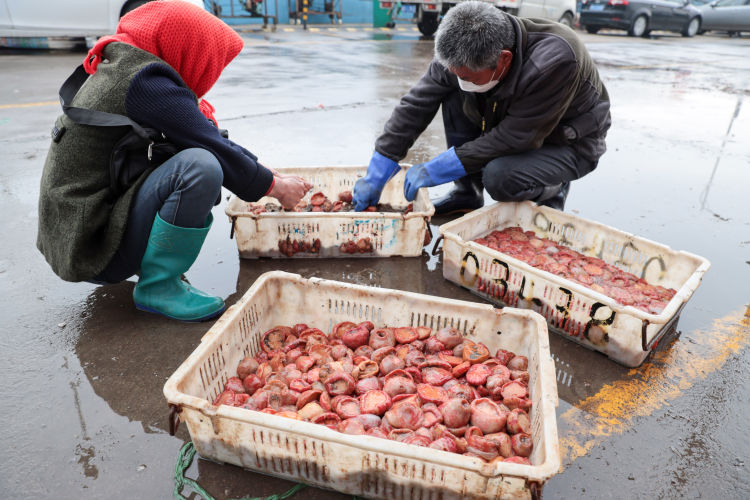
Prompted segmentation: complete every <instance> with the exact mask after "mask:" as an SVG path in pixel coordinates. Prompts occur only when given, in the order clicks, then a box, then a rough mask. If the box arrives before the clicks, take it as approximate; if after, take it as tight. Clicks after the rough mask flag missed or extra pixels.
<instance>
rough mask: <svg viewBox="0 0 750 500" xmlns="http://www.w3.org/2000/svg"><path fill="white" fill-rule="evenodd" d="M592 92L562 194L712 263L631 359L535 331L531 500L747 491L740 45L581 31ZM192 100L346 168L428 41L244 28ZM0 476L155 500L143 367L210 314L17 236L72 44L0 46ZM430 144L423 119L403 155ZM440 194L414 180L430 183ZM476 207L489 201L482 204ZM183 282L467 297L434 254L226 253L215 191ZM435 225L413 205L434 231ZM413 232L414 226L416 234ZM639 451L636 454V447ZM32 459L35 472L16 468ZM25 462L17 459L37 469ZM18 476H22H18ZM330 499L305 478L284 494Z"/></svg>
mask: <svg viewBox="0 0 750 500" xmlns="http://www.w3.org/2000/svg"><path fill="white" fill-rule="evenodd" d="M582 36H583V37H584V38H585V40H586V42H587V44H588V46H589V48H590V50H591V52H592V54H593V55H594V58H595V60H596V61H597V63H598V64H599V69H600V73H601V74H602V77H603V79H604V81H605V82H606V84H607V86H608V89H609V91H610V95H611V97H612V103H613V123H614V125H613V128H612V130H611V131H610V135H609V141H608V146H609V151H608V153H607V154H606V155H605V157H604V158H603V159H602V161H601V163H600V165H599V167H598V169H597V170H596V171H595V172H594V173H593V174H591V175H589V176H588V177H586V178H584V179H582V180H580V181H578V182H576V183H575V184H574V186H573V189H572V192H571V195H570V198H569V201H568V207H567V209H568V210H570V211H571V212H573V213H576V214H578V215H580V216H583V217H586V218H590V219H593V220H597V221H600V222H604V223H606V224H608V225H611V226H614V227H616V228H619V229H623V230H626V231H630V232H633V233H635V234H637V235H639V236H644V237H647V238H649V239H652V240H655V241H659V242H663V243H665V244H667V245H669V246H670V247H672V248H676V249H685V250H688V251H691V252H694V253H697V254H699V255H702V256H705V257H707V258H708V259H709V260H711V261H712V264H713V267H712V269H711V270H710V271H709V273H708V274H707V275H706V278H705V279H704V282H703V284H702V285H701V287H700V288H699V290H698V292H697V293H696V294H695V296H694V298H693V299H692V300H691V301H690V303H689V304H688V306H687V307H686V308H685V310H684V311H683V313H682V317H681V318H680V321H679V323H678V325H677V327H676V331H675V332H674V334H673V335H672V337H671V338H670V339H668V340H665V341H662V342H661V344H660V346H659V350H658V351H657V352H656V353H655V354H654V355H653V356H652V357H651V358H650V359H649V360H648V361H647V362H646V363H645V364H644V365H643V366H642V367H640V368H637V369H628V368H624V367H621V366H619V365H617V364H615V363H613V362H612V361H610V360H608V359H607V358H606V357H604V356H602V355H600V354H598V353H595V352H593V351H589V350H587V349H584V348H582V347H581V346H579V345H577V344H575V343H573V342H570V341H568V340H567V339H566V338H564V337H562V336H560V335H557V334H552V335H551V337H550V344H551V349H552V353H553V358H554V360H555V363H556V367H557V380H558V393H559V396H560V406H559V408H558V425H559V434H560V443H561V447H562V451H563V470H562V471H561V473H560V474H558V475H557V476H555V477H554V478H553V479H552V480H550V481H549V482H548V485H547V487H546V488H545V497H547V498H571V497H586V498H601V497H605V496H612V497H616V498H622V497H624V495H622V494H620V493H619V492H627V497H628V498H654V497H655V498H664V497H666V498H677V497H681V496H687V497H698V496H711V497H723V498H745V497H747V496H748V495H750V480H749V479H748V477H750V475H749V474H748V473H747V465H746V464H747V463H749V462H750V442H748V437H747V425H746V419H745V417H744V416H745V415H746V414H747V412H748V411H749V410H750V407H749V406H748V402H747V398H746V397H745V396H746V394H748V392H749V389H750V386H749V385H748V384H750V382H748V381H749V380H750V368H749V367H750V363H748V361H749V357H750V354H748V351H749V350H748V348H747V343H748V342H750V335H749V334H750V323H749V321H750V320H748V316H747V312H746V310H747V302H748V298H749V297H750V293H749V292H750V287H748V285H747V283H748V282H750V266H748V264H747V262H748V261H750V257H748V245H750V244H749V243H748V241H750V236H748V228H750V219H749V218H748V211H747V199H746V193H745V192H746V185H747V183H748V181H750V177H749V175H750V174H748V171H747V165H748V163H750V150H748V146H747V141H746V140H745V138H746V137H747V135H748V132H750V111H748V107H747V106H746V105H744V106H743V104H746V99H745V97H746V96H747V95H748V90H747V89H748V83H750V76H748V75H750V62H749V61H748V59H747V58H746V52H747V50H748V47H749V46H750V44H749V42H748V40H744V39H731V40H729V39H723V38H719V37H696V38H695V39H690V40H683V39H681V38H679V37H662V38H658V39H653V40H636V39H630V38H626V37H620V36H614V35H611V36H610V35H605V36H588V35H582ZM246 42H247V44H246V48H245V49H244V51H243V53H242V54H241V55H240V56H239V57H238V59H237V60H236V61H235V62H234V63H233V64H232V65H231V66H230V68H229V69H228V70H227V72H226V74H225V75H224V76H223V78H222V80H221V81H220V82H219V84H218V85H217V86H216V88H215V89H213V90H212V92H211V94H210V95H209V96H208V97H209V99H210V100H211V101H212V102H213V103H214V105H215V106H216V107H217V109H218V110H219V114H218V116H219V121H220V123H221V124H222V126H224V127H227V128H229V129H230V131H231V136H232V138H233V139H235V140H237V142H240V143H241V144H243V145H245V146H247V147H249V149H251V150H253V151H254V152H256V153H258V154H259V156H260V157H261V160H262V161H264V162H265V163H266V164H268V165H270V166H292V165H326V164H332V165H333V164H336V165H344V164H364V163H366V162H367V160H368V158H369V156H370V154H371V152H372V144H373V141H374V139H375V138H376V137H377V135H378V134H379V133H380V131H381V130H382V126H383V124H384V123H385V121H386V120H387V118H388V116H389V115H390V112H391V110H392V107H393V106H394V105H395V103H396V102H397V101H398V99H399V98H400V96H401V95H402V94H403V93H404V92H405V91H406V90H407V89H408V88H409V86H410V85H411V84H412V83H413V82H415V81H416V79H417V78H419V76H420V75H421V73H422V71H423V69H424V67H425V65H426V64H427V62H428V61H429V58H430V57H431V52H432V42H430V41H424V40H419V37H418V33H414V32H413V31H404V32H396V33H385V32H382V31H376V30H373V31H366V30H364V29H361V30H359V29H358V30H356V31H354V32H352V31H348V30H345V29H341V30H340V31H338V32H335V31H325V32H324V31H323V30H322V28H321V31H319V32H310V33H301V32H300V31H299V30H293V31H292V32H285V31H283V30H281V28H280V29H279V31H277V32H276V33H256V32H252V33H249V34H247V35H246ZM0 58H2V64H3V68H4V69H5V68H6V67H7V68H8V71H7V73H5V72H4V75H5V74H7V75H8V77H7V78H4V79H2V81H0V89H2V90H3V93H1V94H0V96H4V97H0V130H2V131H4V132H5V134H4V135H3V136H0V145H2V148H3V152H4V159H5V164H4V167H3V169H2V171H1V172H0V186H1V187H2V190H1V191H0V210H2V211H3V213H4V214H6V218H5V223H4V228H5V234H6V240H5V242H4V245H3V249H2V251H1V253H0V290H2V293H3V297H5V298H6V300H4V301H2V302H1V303H0V317H2V318H3V331H4V332H7V333H6V334H5V335H3V336H2V337H0V350H1V351H2V352H3V354H4V358H5V359H4V362H3V363H2V364H0V376H2V377H3V380H4V381H5V384H3V386H2V387H1V388H0V401H2V403H0V404H1V405H2V410H3V414H4V415H11V418H9V419H8V421H7V423H6V425H4V426H2V427H0V438H2V440H3V442H4V443H8V446H7V450H6V453H5V454H4V457H3V459H2V460H0V491H3V492H6V494H7V495H9V497H13V498H22V497H25V498H53V497H54V498H101V497H104V496H116V497H125V498H164V497H168V496H169V495H170V494H171V491H172V487H173V475H174V465H175V460H176V457H177V453H178V452H179V449H180V447H181V445H182V444H183V442H184V441H185V440H188V439H189V436H188V433H187V431H186V429H185V428H184V427H181V428H180V429H179V431H178V433H177V436H176V437H170V436H168V434H167V413H168V409H167V406H166V403H165V401H164V397H163V395H162V386H163V384H164V381H165V380H166V379H167V377H169V376H170V375H171V374H172V373H173V372H174V370H175V369H176V368H177V367H178V366H179V365H180V364H181V363H182V362H183V361H184V360H185V359H186V358H187V356H188V355H189V354H190V352H192V350H193V349H194V347H195V346H196V345H197V344H198V343H199V342H200V338H201V337H202V335H203V334H204V333H205V332H206V330H207V329H208V328H209V326H210V324H182V323H174V322H171V321H168V320H165V319H161V318H157V317H155V316H152V315H148V314H144V313H140V312H137V311H135V309H134V307H133V304H132V298H131V294H132V288H133V282H132V281H129V282H125V283H121V284H119V285H115V286H108V287H93V286H91V285H88V284H70V283H64V282H61V281H60V280H58V279H57V278H55V277H54V276H53V275H52V274H51V272H50V271H49V270H48V268H47V266H46V264H45V263H44V261H43V259H42V258H41V257H40V256H39V255H38V253H36V252H35V251H34V250H33V248H34V238H35V228H36V216H37V215H36V208H35V207H36V197H37V193H38V179H39V174H40V171H41V164H42V159H43V158H44V155H45V154H46V148H47V146H48V141H49V139H48V135H47V130H48V128H49V125H50V123H52V120H53V119H54V117H55V116H56V115H57V113H58V108H57V106H56V105H55V104H54V102H55V97H56V92H57V87H58V85H59V83H60V82H61V81H62V80H63V79H64V77H65V76H66V75H67V74H68V73H69V71H70V70H72V68H74V67H75V65H76V64H78V63H79V62H80V59H81V54H80V53H46V52H45V53H33V54H29V53H18V52H12V53H6V52H3V53H0ZM443 148H444V134H443V131H442V126H441V121H440V118H439V117H438V118H437V119H436V120H435V121H434V123H433V124H431V125H430V127H428V129H427V130H426V131H425V133H424V134H423V135H422V137H421V138H420V140H419V141H417V143H416V144H415V146H414V148H413V149H412V151H411V152H410V154H409V156H408V157H407V158H406V160H405V161H406V162H410V163H418V162H421V161H424V160H426V159H429V158H430V157H432V156H434V155H435V154H437V153H439V152H441V151H442V150H443ZM445 189H446V187H438V188H434V189H432V190H431V191H432V193H433V194H434V195H436V194H440V193H442V192H444V191H445ZM488 201H489V200H488ZM225 203H226V199H223V200H222V204H221V205H219V206H218V207H216V209H215V210H214V216H215V223H214V227H213V229H212V230H211V232H210V234H209V237H208V239H207V241H206V244H205V245H204V248H203V250H202V252H201V255H200V257H199V259H198V261H197V263H196V264H195V266H193V268H192V269H191V270H190V271H189V272H188V273H187V278H188V279H189V280H190V281H191V282H192V283H193V284H194V285H196V286H197V287H199V288H201V289H204V290H206V291H208V292H212V293H217V294H220V295H222V296H223V297H225V298H226V300H227V303H228V304H232V303H233V302H235V301H236V300H238V299H239V298H240V297H241V296H242V294H243V293H244V292H245V291H246V290H247V289H248V288H249V287H250V286H251V285H252V283H253V282H254V281H255V279H256V278H257V277H258V276H259V275H260V274H262V273H264V272H266V271H272V270H276V269H283V270H286V271H289V272H294V273H298V274H300V275H302V276H304V277H310V276H318V277H322V278H329V279H335V280H342V281H348V282H352V283H357V284H365V285H372V286H380V287H386V288H395V289H403V290H410V291H414V292H419V293H426V294H431V295H437V296H443V297H450V298H457V299H462V300H467V301H472V302H480V301H481V299H479V298H478V297H476V296H474V295H472V294H471V293H469V292H468V291H466V290H464V289H462V288H459V287H458V286H456V285H453V284H452V283H449V282H447V281H445V280H444V279H443V277H442V264H441V262H440V256H439V255H438V256H432V255H431V254H430V252H429V250H430V249H431V247H432V244H431V245H430V246H429V247H428V248H427V249H426V250H428V252H426V253H425V254H423V255H422V256H421V257H418V258H392V259H372V260H369V259H368V260H363V259H334V260H331V259H328V260H315V259H310V260H297V259H294V260H283V261H279V260H270V259H261V260H240V259H239V258H238V256H237V248H236V244H235V242H234V241H233V240H229V239H228V235H229V229H230V226H229V222H228V221H227V219H226V217H225V216H224V215H223V209H224V204H225ZM446 221H447V219H438V218H435V219H434V220H433V225H432V229H433V233H434V234H435V235H437V234H438V233H437V225H439V224H441V223H444V222H446ZM433 241H434V240H433ZM644 458H645V460H644ZM41 470H43V471H44V474H43V480H34V481H29V480H28V478H29V474H37V471H41ZM37 475H39V474H37ZM188 475H189V476H190V477H194V478H197V479H198V480H199V482H200V483H201V484H202V485H203V486H204V487H206V488H207V489H208V491H210V492H211V493H212V494H213V495H216V497H217V498H232V497H240V496H257V495H268V494H272V493H280V492H282V491H285V490H286V489H288V487H289V486H290V484H291V483H289V482H287V481H282V480H277V479H273V478H268V477H266V476H261V475H258V474H254V473H251V472H247V471H243V470H240V469H238V468H236V467H233V466H225V465H219V464H215V463H212V462H208V461H205V460H196V461H195V462H194V463H193V465H192V467H191V468H190V469H189V470H188ZM34 477H36V476H34ZM339 497H340V498H344V496H343V495H336V494H333V493H331V492H327V491H323V490H317V489H313V488H308V489H306V490H304V492H301V493H299V494H297V496H295V497H294V498H321V499H322V498H339Z"/></svg>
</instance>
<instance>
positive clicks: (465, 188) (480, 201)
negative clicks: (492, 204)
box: [432, 174, 484, 215]
mask: <svg viewBox="0 0 750 500" xmlns="http://www.w3.org/2000/svg"><path fill="white" fill-rule="evenodd" d="M453 184H454V188H453V189H452V190H451V192H449V193H448V194H446V195H445V196H442V197H440V198H437V199H436V200H433V201H432V204H433V205H435V215H451V214H458V213H466V212H471V211H472V210H476V209H477V208H482V207H483V206H484V187H483V186H482V177H481V174H479V175H477V174H474V175H465V176H464V177H461V178H460V179H458V180H456V181H455V182H454V183H453Z"/></svg>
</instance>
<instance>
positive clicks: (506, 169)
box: [482, 157, 530, 201]
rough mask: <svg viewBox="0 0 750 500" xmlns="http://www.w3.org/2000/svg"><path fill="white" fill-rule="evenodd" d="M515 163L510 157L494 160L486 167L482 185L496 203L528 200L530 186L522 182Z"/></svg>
mask: <svg viewBox="0 0 750 500" xmlns="http://www.w3.org/2000/svg"><path fill="white" fill-rule="evenodd" d="M522 181H523V179H522V178H521V176H520V175H518V169H517V168H516V165H515V162H513V161H512V160H511V159H510V158H508V157H503V158H497V159H495V160H492V161H491V162H489V163H488V164H487V166H485V167H484V171H483V172H482V183H483V184H484V188H485V189H486V190H487V192H488V193H489V194H490V196H491V197H492V199H493V200H495V201H521V200H524V199H527V198H526V197H525V196H526V195H527V191H528V190H529V187H530V186H527V185H525V184H524V182H522Z"/></svg>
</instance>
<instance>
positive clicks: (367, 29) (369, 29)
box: [365, 28, 374, 31]
mask: <svg viewBox="0 0 750 500" xmlns="http://www.w3.org/2000/svg"><path fill="white" fill-rule="evenodd" d="M373 29H374V28H365V31H372V30H373Z"/></svg>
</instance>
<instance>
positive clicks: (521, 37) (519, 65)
mask: <svg viewBox="0 0 750 500" xmlns="http://www.w3.org/2000/svg"><path fill="white" fill-rule="evenodd" d="M508 18H509V19H510V22H511V23H513V28H515V30H516V48H515V50H514V51H513V61H512V62H511V63H510V71H509V72H508V75H507V76H506V77H505V79H503V81H502V82H500V84H498V85H497V86H496V87H495V88H494V89H492V91H490V92H489V93H488V94H487V97H488V98H490V99H493V100H501V99H505V98H507V97H510V96H512V95H513V94H515V92H516V87H517V86H518V80H520V78H521V72H522V70H523V58H524V56H525V53H526V41H527V39H528V33H527V32H526V27H525V26H524V25H523V24H521V23H520V22H519V21H518V18H517V17H515V16H511V15H509V16H508Z"/></svg>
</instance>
